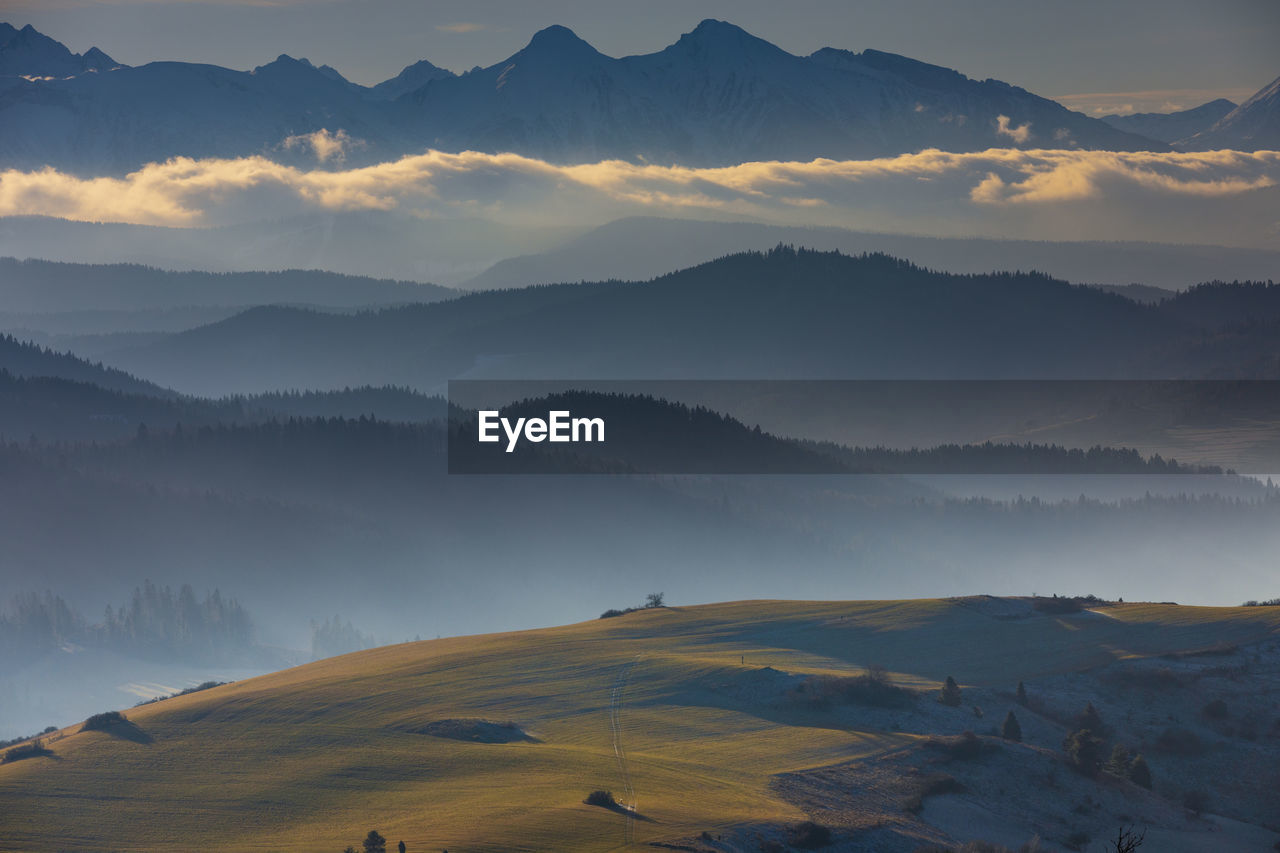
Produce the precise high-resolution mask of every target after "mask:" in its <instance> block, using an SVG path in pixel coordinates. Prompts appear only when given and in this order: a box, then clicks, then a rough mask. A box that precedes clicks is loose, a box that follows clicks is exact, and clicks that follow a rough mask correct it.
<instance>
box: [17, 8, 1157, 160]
mask: <svg viewBox="0 0 1280 853" xmlns="http://www.w3.org/2000/svg"><path fill="white" fill-rule="evenodd" d="M50 41H52V40H50ZM54 44H56V42H54ZM63 49H64V50H65V48H63ZM68 55H70V54H69V52H68ZM0 57H5V58H4V61H5V62H10V60H12V62H17V61H18V59H15V58H13V57H9V54H8V52H7V51H5V50H3V49H0ZM12 62H11V63H10V64H12ZM6 67H7V66H6ZM10 73H11V74H26V73H27V72H26V71H19V70H18V69H10ZM1002 116H1003V118H1001V117H1002ZM321 129H325V130H328V131H330V132H331V133H336V132H338V131H344V132H345V133H346V134H347V136H348V137H349V138H350V139H351V140H353V144H352V145H351V146H349V148H348V150H347V151H345V152H344V155H345V156H347V157H348V158H349V162H358V161H375V160H382V159H388V158H392V157H395V156H399V155H401V154H404V153H410V152H417V151H421V150H424V149H427V148H437V149H442V150H465V149H473V150H481V151H515V152H517V153H522V154H528V155H532V156H538V157H542V158H545V159H549V160H555V161H557V162H571V161H578V162H582V161H593V160H598V159H602V158H614V157H616V158H623V159H628V160H647V161H650V162H667V163H675V162H679V163H685V164H690V165H710V164H723V163H728V162H742V161H749V160H764V159H810V158H813V157H833V158H858V157H872V156H883V155H892V154H897V153H902V152H908V151H918V150H921V149H924V148H943V149H949V150H957V151H967V150H983V149H987V148H992V147H1007V146H1010V145H1014V146H1020V147H1083V148H1100V149H1115V150H1164V148H1165V146H1164V144H1163V143H1160V142H1156V141H1153V140H1149V139H1146V138H1144V137H1139V136H1135V135H1133V134H1128V133H1125V132H1123V131H1120V130H1116V129H1115V128H1113V127H1111V126H1110V125H1107V124H1106V123H1104V122H1101V121H1099V120H1097V119H1092V118H1089V117H1087V116H1085V115H1083V114H1081V113H1075V112H1072V111H1070V110H1067V109H1066V108H1065V107H1062V106H1061V105H1060V104H1057V103H1056V102H1054V101H1050V100H1048V99H1045V98H1040V97H1038V96H1036V95H1033V94H1031V93H1029V92H1027V91H1025V90H1023V89H1019V88H1017V87H1015V86H1010V85H1008V84H1005V83H1002V82H999V81H995V80H986V81H975V80H970V79H969V78H967V77H965V76H963V75H962V74H959V73H958V72H955V71H952V70H950V69H945V68H940V67H938V66H933V65H928V64H926V63H923V62H918V61H916V60H913V59H908V58H906V57H902V56H896V55H893V54H887V53H881V52H879V51H874V50H868V51H864V52H862V53H852V52H849V51H843V50H835V49H832V48H824V49H823V50H820V51H818V52H816V53H814V54H812V55H810V56H808V57H801V56H795V55H792V54H790V53H787V52H786V51H783V50H782V49H780V48H778V47H776V46H775V45H772V44H770V43H769V42H767V41H764V40H763V39H759V38H756V37H755V36H752V35H750V34H749V33H747V32H745V31H744V30H742V29H740V28H738V27H736V26H734V25H732V24H729V23H725V22H722V21H713V20H707V21H703V22H702V23H701V24H699V25H698V26H697V28H695V29H694V30H693V31H692V32H690V33H687V34H685V35H683V36H682V37H681V38H680V39H679V40H678V41H677V42H676V43H675V44H673V45H671V46H669V47H667V48H665V49H664V50H661V51H659V52H657V53H652V54H646V55H639V56H629V57H623V58H619V59H615V58H612V57H608V56H605V55H604V54H601V53H599V52H598V51H596V50H595V48H593V47H591V45H589V44H587V43H586V42H585V41H582V40H581V39H579V38H578V37H577V36H576V35H574V34H573V33H572V32H571V31H570V30H568V29H566V28H565V27H560V26H552V27H548V28H546V29H544V30H542V31H540V32H539V33H537V34H536V35H535V36H534V37H533V38H532V39H531V41H530V42H529V44H528V46H526V47H525V48H524V49H522V50H520V51H518V52H517V53H516V54H514V55H513V56H512V57H510V58H509V59H507V60H504V61H502V62H499V63H497V64H495V65H492V66H489V67H488V68H478V69H473V70H472V71H470V72H467V73H465V74H462V75H453V74H451V73H450V72H447V71H444V70H442V69H439V68H436V67H435V66H434V65H431V64H430V63H423V62H419V63H416V64H414V65H410V66H409V67H407V68H406V69H405V70H404V71H402V72H401V73H400V75H398V76H397V77H395V78H393V79H392V80H388V81H385V82H383V83H381V84H379V85H378V86H375V87H373V88H366V87H362V86H358V85H356V84H353V83H351V82H350V81H347V80H346V79H344V78H343V77H342V76H341V75H340V74H339V73H338V72H337V71H335V70H334V69H332V68H329V67H328V66H321V67H316V66H314V65H312V64H311V63H310V62H308V61H306V60H305V59H301V60H300V59H293V58H291V57H288V56H281V57H280V58H278V59H277V60H276V61H274V62H272V63H269V64H267V65H263V66H260V67H258V68H256V69H254V70H253V71H249V72H242V71H232V70H229V69H225V68H220V67H217V66H210V65H197V64H192V63H181V62H154V63H149V64H147V65H143V66H139V67H137V68H128V67H118V68H114V69H113V70H111V71H110V72H109V73H97V74H85V73H81V74H76V75H74V76H70V77H67V78H66V79H57V80H39V81H35V80H28V79H25V78H24V77H21V76H9V77H6V78H4V80H3V81H0V165H4V166H8V167H17V168H35V167H39V166H45V165H53V166H57V167H59V168H63V169H68V170H73V171H81V172H85V171H87V172H102V171H104V170H105V171H114V172H119V171H122V170H129V169H133V168H137V167H138V166H140V165H142V164H144V163H146V162H152V161H157V160H163V159H166V158H168V157H172V156H178V155H185V156H244V155H249V154H268V155H270V156H273V157H279V158H288V157H303V156H308V155H309V154H310V153H311V152H308V151H307V150H306V146H303V145H295V146H293V147H292V148H286V147H284V145H283V144H284V140H286V139H288V138H289V137H291V136H292V137H297V136H302V135H305V134H310V133H313V132H315V131H318V130H321Z"/></svg>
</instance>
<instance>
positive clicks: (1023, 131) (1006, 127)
mask: <svg viewBox="0 0 1280 853" xmlns="http://www.w3.org/2000/svg"><path fill="white" fill-rule="evenodd" d="M996 136H1007V137H1009V138H1010V139H1012V140H1013V141H1014V142H1016V143H1017V144H1019V145H1025V144H1026V143H1027V140H1028V139H1030V138H1031V124H1030V123H1027V124H1020V125H1018V126H1017V127H1014V126H1013V124H1012V122H1010V121H1009V117H1008V116H996Z"/></svg>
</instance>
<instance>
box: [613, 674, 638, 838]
mask: <svg viewBox="0 0 1280 853" xmlns="http://www.w3.org/2000/svg"><path fill="white" fill-rule="evenodd" d="M640 657H641V656H640V655H636V656H635V658H634V659H633V660H631V661H630V662H629V663H626V664H624V665H623V666H622V667H621V668H620V669H619V670H618V676H617V678H615V679H614V681H613V689H612V690H611V691H610V693H609V728H610V730H611V732H612V735H613V755H614V757H615V758H616V759H617V761H618V772H619V773H620V774H621V775H622V797H621V798H620V802H621V805H622V808H623V809H625V810H626V813H627V822H626V825H625V826H624V828H623V843H624V844H631V843H633V842H634V841H635V822H636V821H635V813H636V791H635V788H634V787H632V785H631V771H630V770H628V769H627V750H626V747H625V746H623V743H622V703H623V701H624V698H625V696H624V694H625V693H626V690H627V683H628V681H630V679H631V670H632V669H634V668H635V665H636V664H637V663H639V662H640Z"/></svg>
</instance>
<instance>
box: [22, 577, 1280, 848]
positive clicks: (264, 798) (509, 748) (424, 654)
mask: <svg viewBox="0 0 1280 853" xmlns="http://www.w3.org/2000/svg"><path fill="white" fill-rule="evenodd" d="M992 601H993V600H990V599H963V600H956V601H949V600H913V601H879V602H792V601H751V602H735V603H727V604H715V605H706V606H698V607H671V608H662V609H656V610H647V611H639V612H636V613H632V614H628V615H626V616H622V617H618V618H614V619H604V620H593V621H590V622H583V623H580V624H576V625H569V626H566V627H561V628H549V629H542V630H535V631H524V632H518V633H507V634H493V635H485V636H475V637H460V638H452V639H442V640H434V641H426V642H417V643H408V644H404V645H398V646H390V647H385V648H379V649H374V650H370V651H366V652H360V653H357V654H352V655H347V656H344V657H339V658H333V659H330V660H324V661H319V662H317V663H313V664H309V665H306V666H300V667H297V668H294V669H290V670H286V671H283V672H278V673H274V674H271V675H266V676H262V677H260V678H254V679H250V680H246V681H242V682H238V683H235V684H231V685H226V686H223V687H219V688H215V689H212V690H208V691H204V692H200V693H195V694H191V695H188V696H183V697H178V698H174V699H170V700H166V701H162V702H158V703H156V704H152V705H148V706H144V707H140V708H137V709H125V710H126V714H127V716H128V717H129V719H130V720H131V721H132V722H133V723H135V724H136V725H137V727H138V728H139V729H140V730H141V732H142V733H144V735H145V737H143V738H135V739H128V738H124V737H118V736H113V735H111V734H106V733H101V732H80V731H79V727H78V726H72V727H70V728H69V729H67V730H65V731H64V732H62V733H60V734H59V735H54V736H53V739H52V741H51V742H50V743H49V746H50V747H51V748H52V749H53V751H54V753H55V755H54V756H52V757H49V758H34V759H27V760H23V761H19V762H13V763H10V764H4V765H0V850H6V851H54V850H76V851H87V850H130V851H160V850H163V851H175V850H181V851H216V850H226V851H274V850H279V851H334V852H335V853H337V852H338V851H341V850H343V849H344V848H345V847H346V846H347V845H348V844H351V845H355V846H356V847H357V848H358V847H359V843H360V840H361V839H362V838H363V837H364V835H365V834H366V833H367V831H368V830H369V829H373V828H376V829H377V830H378V831H380V832H381V833H382V834H383V835H384V836H386V837H387V838H388V839H389V840H390V842H391V845H390V847H391V849H394V847H395V844H396V842H397V841H399V840H401V839H403V840H404V841H405V843H406V845H407V847H408V850H409V851H411V853H417V851H426V850H429V851H440V850H443V849H448V850H449V851H451V853H458V851H473V850H490V851H497V850H502V851H520V850H542V851H578V850H581V851H597V850H600V851H603V850H620V849H627V848H628V847H635V848H636V849H639V848H641V847H647V846H648V845H649V843H650V842H654V841H670V840H677V839H682V838H690V837H694V836H696V835H697V834H699V833H701V832H703V831H710V832H712V833H713V834H714V833H717V832H720V831H725V830H730V829H732V828H734V827H741V826H746V825H755V824H768V823H775V824H776V823H789V822H791V823H793V822H796V821H800V820H803V819H805V814H804V813H803V812H802V811H801V810H800V809H799V808H798V807H797V806H795V805H793V804H791V803H789V802H787V801H785V800H784V799H782V798H780V796H779V795H778V794H777V793H776V790H775V789H774V788H773V787H771V786H770V780H771V779H772V778H774V777H775V776H776V775H777V774H780V773H786V772H790V771H797V770H804V769H807V768H816V767H823V766H826V765H833V764H837V763H842V762H848V761H850V760H852V759H858V758H873V757H875V756H879V755H884V754H886V753H888V752H890V751H892V750H895V749H899V748H901V747H902V746H903V745H905V744H909V743H910V742H911V741H913V740H914V739H916V738H919V737H920V735H918V734H907V733H902V732H896V733H895V732H892V731H883V730H868V731H859V730H856V729H855V728H852V727H849V726H846V725H840V724H836V723H834V722H833V719H834V718H831V717H829V716H823V715H820V714H811V713H807V712H805V711H803V710H796V711H794V712H788V711H786V710H785V709H784V710H779V708H778V707H777V706H776V705H770V704H769V703H767V702H764V701H762V702H761V703H760V704H759V707H755V706H753V704H752V701H751V699H750V696H749V695H746V694H742V693H741V691H739V694H738V695H739V697H740V698H739V700H737V701H734V702H728V701H725V700H724V694H722V693H717V692H716V691H715V690H714V689H713V688H715V687H716V686H717V685H721V684H724V683H728V682H734V680H735V679H742V678H743V677H745V676H746V675H748V674H750V673H758V672H759V671H760V670H761V668H762V667H765V666H770V667H773V668H775V669H777V670H782V671H784V672H787V673H834V674H855V673H857V672H859V671H860V670H861V668H862V667H864V666H867V665H870V664H880V665H884V666H886V667H888V668H889V670H891V671H892V672H893V673H894V674H895V678H896V680H897V681H898V683H900V684H906V685H911V686H917V687H922V688H927V687H932V686H936V685H937V684H938V683H939V682H940V681H941V680H942V679H944V678H945V677H946V676H947V675H948V674H952V675H954V676H955V677H956V678H957V679H958V680H959V681H960V682H961V683H962V685H966V686H974V687H975V688H976V687H980V686H983V685H985V686H988V687H994V688H1000V689H1012V687H1013V686H1014V685H1016V683H1017V681H1018V680H1019V679H1024V678H1025V679H1031V678H1034V677H1042V676H1046V675H1055V674H1062V673H1069V672H1073V671H1079V670H1083V669H1087V668H1091V667H1096V666H1099V665H1103V664H1106V663H1108V662H1109V661H1114V660H1120V659H1125V658H1133V657H1141V656H1150V655H1158V654H1164V653H1169V652H1177V651H1187V650H1193V649H1198V648H1205V647H1209V646H1213V645H1215V644H1220V643H1249V642H1255V641H1258V640H1260V639H1262V638H1265V637H1267V636H1269V635H1274V634H1275V633H1276V632H1277V631H1280V608H1274V607H1272V608H1207V607H1179V606H1170V605H1146V604H1129V605H1117V606H1112V607H1108V608H1106V609H1105V614H1106V615H1099V614H1095V613H1088V612H1086V613H1083V614H1077V615H1073V616H1066V617H1047V616H1037V617H1035V618H1025V619H1000V618H995V616H994V615H993V611H992V609H991V607H992ZM998 603H999V602H995V604H998ZM624 675H625V683H623V681H622V678H623V676H624ZM744 683H746V682H744ZM615 688H617V689H618V690H617V691H615ZM615 692H618V693H620V696H619V698H620V702H618V707H617V721H618V725H619V734H620V744H619V745H620V747H621V748H622V749H623V750H625V756H626V766H627V768H628V770H629V773H630V779H631V785H632V787H633V789H634V792H635V805H636V810H637V812H638V813H639V814H640V815H641V816H643V819H640V820H634V821H628V818H627V817H626V816H624V815H623V814H622V813H620V812H615V811H610V810H607V809H604V808H599V807H594V806H588V805H586V804H584V803H583V798H584V797H585V796H586V795H587V794H588V793H589V792H590V791H591V790H593V789H596V788H607V789H611V790H612V791H614V792H615V794H618V795H619V796H621V795H622V793H623V791H624V790H625V783H624V779H623V777H622V772H621V769H620V765H619V761H618V757H617V756H616V755H615V744H614V740H615V738H614V730H613V726H612V725H611V697H613V696H614V695H615ZM743 695H746V698H741V696H743ZM104 710H106V709H104ZM467 718H478V719H484V720H492V721H508V720H509V721H514V722H515V723H517V724H518V725H519V726H520V727H521V728H522V729H523V730H524V731H525V732H527V733H528V734H529V735H531V736H532V737H533V738H535V739H536V741H534V742H530V741H523V742H512V743H473V742H467V741H462V740H456V739H450V738H445V737H435V736H431V735H427V734H421V733H415V732H414V731H413V730H414V729H418V728H421V727H422V726H424V725H426V724H428V723H431V722H433V721H438V720H448V719H467ZM148 739H149V742H146V741H147V740H148ZM628 824H630V828H629V827H628ZM648 849H654V848H651V847H649V848H648Z"/></svg>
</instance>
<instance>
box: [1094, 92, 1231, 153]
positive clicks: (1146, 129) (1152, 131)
mask: <svg viewBox="0 0 1280 853" xmlns="http://www.w3.org/2000/svg"><path fill="white" fill-rule="evenodd" d="M1235 108H1236V104H1235V103H1233V102H1231V101H1228V100H1227V99H1226V98H1218V99H1216V100H1213V101H1209V102H1208V103H1207V104H1201V105H1200V106H1198V107H1193V108H1192V109H1189V110H1177V111H1175V112H1171V113H1131V114H1129V115H1106V116H1102V120H1103V121H1105V122H1106V123H1107V124H1109V125H1111V126H1112V127H1114V128H1116V129H1117V130H1123V131H1125V132H1126V133H1136V134H1138V135H1139V136H1145V137H1147V138H1149V139H1158V140H1160V141H1161V142H1168V143H1175V142H1178V141H1179V140H1181V139H1186V138H1187V137H1190V136H1195V135H1196V134H1197V133H1200V132H1201V131H1204V130H1208V129H1209V128H1210V127H1212V126H1213V125H1214V123H1215V122H1217V121H1218V120H1219V119H1221V118H1222V117H1223V116H1225V115H1226V114H1227V113H1229V112H1231V111H1232V110H1234V109H1235Z"/></svg>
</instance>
